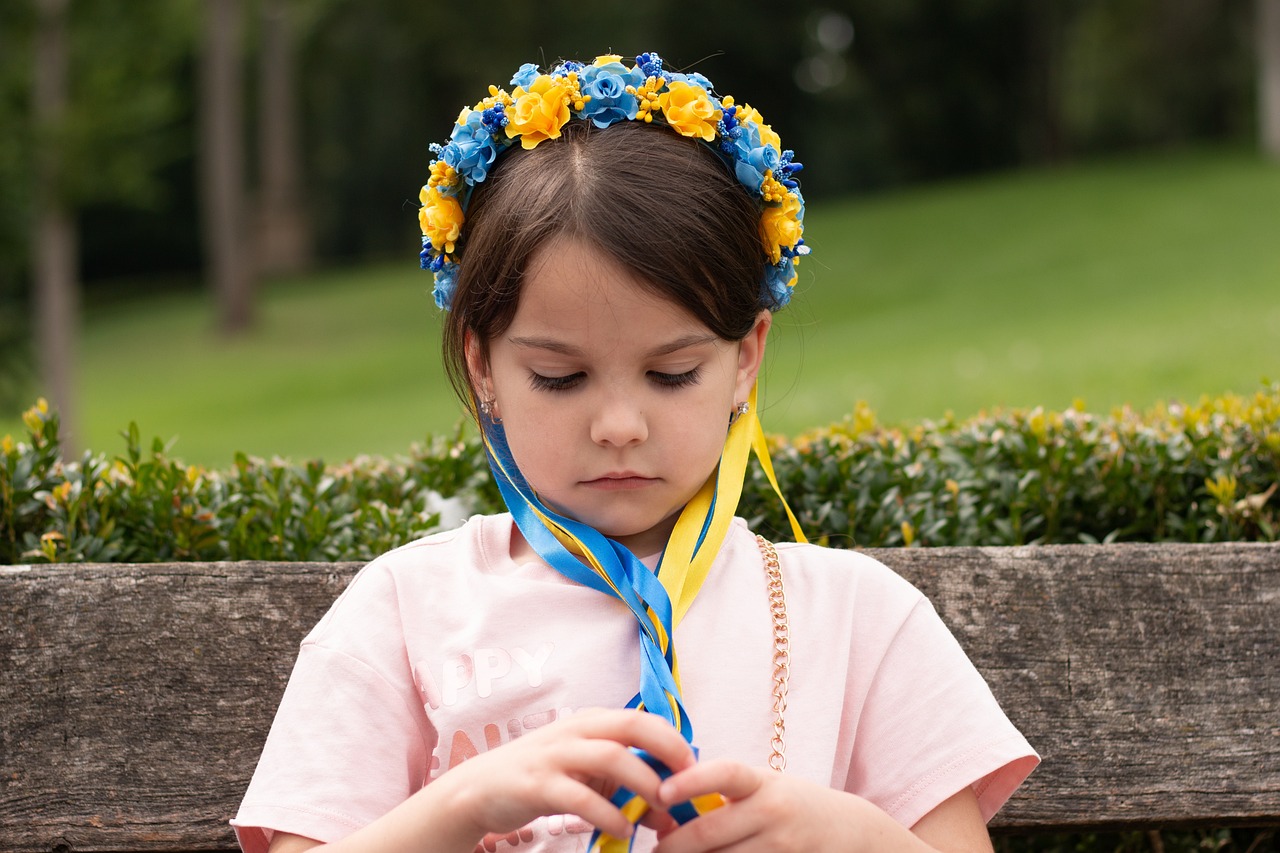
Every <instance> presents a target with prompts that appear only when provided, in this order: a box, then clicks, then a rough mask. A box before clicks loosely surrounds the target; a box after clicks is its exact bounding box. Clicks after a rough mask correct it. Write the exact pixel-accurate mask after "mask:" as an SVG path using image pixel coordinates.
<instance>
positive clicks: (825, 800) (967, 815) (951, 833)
mask: <svg viewBox="0 0 1280 853" xmlns="http://www.w3.org/2000/svg"><path fill="white" fill-rule="evenodd" d="M712 792H719V793H720V794H721V795H722V796H724V797H725V799H726V801H727V802H726V803H725V805H724V806H722V807H720V808H718V809H715V810H713V811H710V812H707V813H706V814H703V815H702V816H700V817H698V818H697V819H695V820H692V821H690V822H689V823H687V824H685V825H684V826H681V827H679V828H676V829H671V830H668V831H664V832H661V833H660V834H659V839H660V842H659V844H658V847H657V851H656V853H701V851H706V850H717V851H720V850H723V851H733V853H752V851H783V853H786V851H812V850H843V851H861V850H877V851H883V850H903V851H929V850H947V851H990V850H991V841H990V837H989V836H988V835H987V830H986V825H985V824H984V823H983V821H982V816H981V813H980V812H979V811H978V806H977V799H976V798H975V797H974V796H973V792H972V791H971V790H970V789H967V788H966V789H965V790H964V791H962V792H960V793H959V794H957V795H956V796H954V797H952V798H951V799H949V800H947V801H945V802H943V803H942V804H940V805H939V806H938V807H937V808H936V809H934V810H933V811H932V812H930V813H929V814H928V815H926V816H925V817H924V818H923V819H921V821H920V822H919V823H918V824H916V826H915V827H914V829H913V831H908V830H907V829H905V828H904V827H903V826H902V825H901V824H899V823H897V822H896V821H894V820H893V819H892V818H891V817H889V815H887V814H886V813H885V812H884V811H882V810H880V809H879V808H877V807H876V806H875V805H873V804H872V803H870V802H869V801H867V800H864V799H862V798H861V797H855V796H854V795H852V794H848V793H845V792H843V791H836V790H832V789H830V788H825V787H823V786H821V785H816V784H813V783H811V782H807V781H805V780H803V779H797V778H795V777H793V776H788V775H786V774H784V773H777V772H775V771H772V770H764V769H759V768H753V767H747V766H745V765H742V764H738V763H737V762H733V761H706V762H703V763H701V764H697V765H695V766H692V767H690V768H689V769H686V770H684V771H682V772H677V773H676V774H675V775H673V776H672V777H671V778H669V779H667V780H666V781H665V782H663V783H662V785H661V787H660V788H659V800H658V801H657V802H658V803H659V804H660V806H662V807H669V806H672V805H674V804H676V803H679V802H682V801H684V800H688V799H690V798H691V797H696V796H700V795H702V794H709V793H712ZM922 830H924V831H922ZM913 833H914V834H913ZM926 839H928V840H929V841H931V842H932V843H933V844H936V845H937V846H930V845H929V844H928V843H926Z"/></svg>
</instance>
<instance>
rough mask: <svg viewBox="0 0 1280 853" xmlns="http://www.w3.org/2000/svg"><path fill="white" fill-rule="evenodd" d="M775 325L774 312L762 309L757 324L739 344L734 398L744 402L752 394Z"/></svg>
mask: <svg viewBox="0 0 1280 853" xmlns="http://www.w3.org/2000/svg"><path fill="white" fill-rule="evenodd" d="M772 326H773V314H772V313H771V312H769V311H761V312H760V314H759V315H758V316H757V317H756V324H755V325H754V326H752V327H751V331H750V332H748V333H747V336H746V337H745V338H743V339H742V341H741V342H740V343H739V344H738V383H737V385H736V386H735V387H734V399H735V400H737V401H739V402H742V401H744V400H746V399H747V398H748V397H749V396H751V386H753V385H755V384H756V377H757V376H759V375H760V367H761V365H763V364H764V347H765V343H766V341H767V339H768V337H769V329H770V328H771V327H772Z"/></svg>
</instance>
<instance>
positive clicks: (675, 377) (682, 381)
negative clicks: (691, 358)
mask: <svg viewBox="0 0 1280 853" xmlns="http://www.w3.org/2000/svg"><path fill="white" fill-rule="evenodd" d="M700 371H701V368H697V367H695V368H694V369H693V370H686V371H685V372H684V373H659V372H658V371H656V370H651V371H649V377H650V378H651V379H653V381H654V382H656V383H658V384H659V385H662V386H664V387H666V388H685V387H688V386H690V385H697V384H698V379H699V377H700V375H701V374H700Z"/></svg>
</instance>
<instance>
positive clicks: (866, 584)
mask: <svg viewBox="0 0 1280 853" xmlns="http://www.w3.org/2000/svg"><path fill="white" fill-rule="evenodd" d="M738 528H739V532H740V535H747V536H752V537H754V536H755V534H754V533H752V532H751V530H750V529H749V528H748V527H747V525H746V522H743V521H739V525H738ZM774 547H775V548H776V549H777V551H778V560H779V562H780V563H781V567H782V574H783V578H784V581H785V579H786V578H788V577H789V578H792V579H793V580H794V581H795V582H796V583H797V584H802V585H804V586H806V587H811V588H817V589H821V590H828V591H830V592H831V593H833V594H834V593H839V592H844V593H848V594H853V593H855V592H861V593H862V594H864V595H865V594H868V593H870V592H875V593H876V594H878V595H880V596H891V597H894V598H898V599H902V600H904V601H908V602H911V603H914V602H916V601H919V600H920V599H922V598H924V596H923V594H922V593H921V592H920V591H919V590H918V589H916V588H915V587H914V586H913V585H912V584H911V583H910V582H909V581H907V580H906V579H905V578H903V577H902V576H901V575H899V574H898V573H897V572H895V571H894V570H893V569H892V568H890V567H889V566H887V565H885V564H884V563H882V562H881V561H879V560H877V559H876V558H875V557H872V556H870V555H869V554H864V553H862V552H861V551H855V550H851V549H848V548H831V547H828V546H825V545H815V544H813V543H811V542H777V543H774Z"/></svg>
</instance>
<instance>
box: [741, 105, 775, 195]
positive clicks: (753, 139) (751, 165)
mask: <svg viewBox="0 0 1280 853" xmlns="http://www.w3.org/2000/svg"><path fill="white" fill-rule="evenodd" d="M733 132H734V139H733V146H732V154H733V171H734V174H735V175H737V178H738V182H739V183H740V184H742V185H743V186H744V187H747V188H748V189H750V190H751V191H752V192H759V191H760V185H761V184H763V183H764V178H765V175H767V174H768V173H770V172H772V171H774V170H775V169H778V168H779V167H781V166H782V155H781V154H779V153H778V149H776V148H774V147H773V146H772V145H769V144H767V143H766V144H763V145H762V144H760V132H759V130H757V129H756V127H755V126H754V125H752V124H751V123H749V122H748V123H746V124H739V125H738V126H737V127H736V128H734V131H733Z"/></svg>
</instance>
